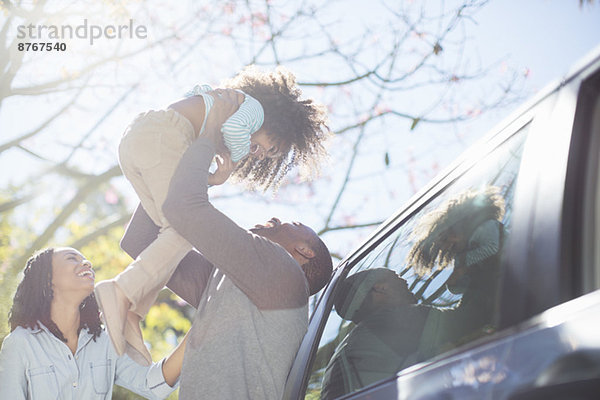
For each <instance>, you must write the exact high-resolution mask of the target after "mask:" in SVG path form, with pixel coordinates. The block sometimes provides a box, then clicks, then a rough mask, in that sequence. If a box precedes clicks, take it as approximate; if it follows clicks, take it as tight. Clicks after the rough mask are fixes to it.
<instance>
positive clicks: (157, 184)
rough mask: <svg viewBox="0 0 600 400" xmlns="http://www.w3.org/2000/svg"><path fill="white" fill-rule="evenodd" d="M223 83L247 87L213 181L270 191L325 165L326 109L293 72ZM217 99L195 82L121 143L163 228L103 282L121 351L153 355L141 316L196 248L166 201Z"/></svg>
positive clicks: (110, 326)
mask: <svg viewBox="0 0 600 400" xmlns="http://www.w3.org/2000/svg"><path fill="white" fill-rule="evenodd" d="M224 86H226V87H228V88H233V89H237V90H238V91H239V92H240V93H239V95H238V98H239V101H240V106H239V108H238V110H237V111H236V112H235V113H234V114H233V115H231V117H230V118H229V119H227V120H226V121H225V123H224V124H223V125H222V127H221V132H222V133H223V141H224V144H225V145H226V147H227V149H217V151H218V153H219V155H220V156H221V158H222V160H218V161H217V166H218V169H217V171H215V173H214V174H213V175H212V176H211V178H210V179H209V184H220V183H223V182H224V181H225V180H227V178H228V177H229V176H230V174H233V176H234V177H236V178H237V179H243V180H245V181H246V182H247V183H249V184H250V185H251V186H259V187H262V188H264V189H267V188H269V187H273V186H277V185H278V183H279V182H280V180H281V178H283V176H284V175H285V174H286V173H287V171H288V170H289V169H290V168H291V167H293V166H295V165H300V166H305V167H309V169H312V168H314V167H316V166H317V165H318V163H319V161H320V160H321V159H322V157H323V156H324V155H325V150H324V147H323V141H324V140H325V139H326V138H327V136H328V130H327V126H326V115H325V112H324V108H323V107H322V106H320V105H317V104H315V103H314V102H313V101H312V100H310V99H305V100H303V99H300V94H301V92H300V89H299V88H298V87H297V85H296V82H295V78H294V76H293V75H292V74H291V73H290V72H289V71H287V70H285V69H284V68H277V69H276V70H275V71H273V72H262V71H259V70H258V69H255V68H252V67H250V68H246V69H244V70H243V71H242V72H241V73H239V74H238V75H237V76H236V77H234V78H233V79H232V80H230V81H227V82H225V85H224ZM215 96H220V94H219V90H216V91H212V92H211V91H210V87H207V86H196V87H195V88H194V89H193V90H192V91H191V92H190V93H189V94H188V97H187V98H185V99H183V100H180V101H179V102H176V103H174V104H172V105H171V106H169V108H168V109H166V110H160V111H148V112H146V113H143V114H141V115H139V116H138V117H137V118H136V119H135V120H134V121H133V123H132V124H131V125H130V126H129V127H128V128H127V130H126V131H125V134H124V135H123V138H122V140H121V144H120V146H119V162H120V165H121V169H122V170H123V173H124V175H125V176H126V177H127V179H128V180H129V181H130V182H131V184H132V186H133V187H134V189H135V191H136V193H137V194H138V196H139V198H140V201H141V204H142V206H143V207H144V209H145V210H146V212H147V213H148V215H149V216H150V217H151V218H152V220H153V221H154V223H155V224H157V225H158V226H160V227H161V232H160V234H159V236H158V237H157V239H156V240H155V241H154V242H153V243H152V244H150V246H148V247H147V248H146V249H145V250H144V251H143V252H142V253H141V254H140V255H139V256H138V258H137V259H136V260H135V261H134V262H133V263H131V264H130V265H129V267H127V269H126V270H125V271H123V272H122V273H120V274H119V275H118V276H117V277H115V279H113V280H109V281H104V282H100V283H99V284H98V285H97V286H96V297H97V298H98V301H99V304H100V307H101V308H102V311H103V314H104V318H105V324H106V328H107V331H108V333H109V334H110V337H111V340H112V341H113V344H114V345H115V348H116V350H117V353H118V354H119V355H120V354H123V353H124V352H125V351H127V353H128V354H130V355H132V356H133V357H134V358H135V359H136V360H140V359H145V360H146V361H149V360H150V354H149V353H148V351H147V349H146V348H145V346H144V344H143V341H142V339H141V335H140V330H139V320H140V318H141V317H143V316H144V315H145V314H146V313H147V312H148V310H149V308H150V307H151V306H152V304H153V303H154V301H155V299H156V296H157V294H158V292H159V291H160V290H161V289H162V288H163V287H164V285H165V284H166V282H167V281H168V280H169V278H170V276H171V274H172V273H173V271H174V269H175V267H176V266H177V264H178V263H179V261H180V260H181V259H182V258H183V257H184V256H185V254H187V252H188V251H189V250H191V248H192V246H191V245H190V244H189V243H188V241H187V240H186V239H185V238H183V237H182V236H180V235H179V234H178V233H177V232H175V230H174V229H173V228H171V227H170V224H169V222H168V221H167V220H166V218H165V217H164V215H163V212H162V204H163V203H164V201H165V199H166V196H167V192H168V188H169V183H170V180H171V177H172V176H173V173H174V171H175V168H176V167H177V165H178V163H179V160H180V158H181V157H182V155H183V153H184V152H185V150H186V149H187V148H188V147H189V145H190V144H191V143H192V142H193V141H194V140H195V139H196V138H197V137H198V136H199V135H200V134H202V132H203V130H204V128H205V125H206V123H207V120H208V119H209V118H210V115H213V114H214V112H218V110H217V111H213V112H211V110H213V109H216V108H218V107H219V104H220V103H219V102H217V101H216V98H215ZM235 162H238V163H237V165H235ZM128 310H129V311H131V312H129V313H128V312H127V311H128ZM140 356H141V358H140Z"/></svg>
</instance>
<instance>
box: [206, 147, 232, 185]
mask: <svg viewBox="0 0 600 400" xmlns="http://www.w3.org/2000/svg"><path fill="white" fill-rule="evenodd" d="M216 161H217V169H216V171H215V172H214V173H212V174H209V175H208V184H209V185H211V186H214V185H221V184H223V183H225V181H226V180H227V179H228V178H229V177H230V176H231V173H232V172H233V170H234V169H235V166H236V165H237V163H234V162H233V161H231V156H230V155H229V153H225V154H223V155H217V157H216Z"/></svg>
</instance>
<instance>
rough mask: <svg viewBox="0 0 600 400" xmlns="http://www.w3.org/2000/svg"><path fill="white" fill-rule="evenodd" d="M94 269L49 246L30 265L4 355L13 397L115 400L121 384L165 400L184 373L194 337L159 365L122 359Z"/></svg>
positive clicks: (1, 373)
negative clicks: (102, 314)
mask: <svg viewBox="0 0 600 400" xmlns="http://www.w3.org/2000/svg"><path fill="white" fill-rule="evenodd" d="M93 291H94V270H93V269H92V264H91V263H90V262H89V261H88V260H86V258H85V257H84V256H83V255H82V254H81V253H80V252H78V251H77V250H75V249H72V248H69V247H61V248H49V249H46V250H43V251H41V252H39V253H37V254H35V255H34V256H32V257H31V258H30V259H29V260H28V261H27V264H26V266H25V270H24V273H23V280H22V281H21V282H20V283H19V286H18V287H17V292H16V293H15V297H14V300H13V305H12V308H11V311H10V314H9V322H10V325H11V333H10V334H9V335H8V336H7V337H6V338H5V339H4V342H3V343H2V350H0V388H1V393H2V398H6V399H33V400H39V399H110V398H111V396H112V387H113V384H115V383H116V384H117V385H119V386H123V387H125V388H127V389H129V390H132V391H134V392H136V393H138V394H140V395H142V396H145V397H147V398H151V399H158V398H165V397H167V396H168V395H169V394H170V393H171V392H172V391H173V389H174V388H173V386H174V385H175V384H176V383H177V380H178V378H179V373H180V372H181V363H182V361H183V352H184V349H185V342H186V338H184V340H183V341H182V342H181V344H180V345H179V346H177V348H176V349H175V350H174V351H173V353H171V355H170V356H168V357H166V358H165V359H163V360H162V361H160V362H159V363H154V364H152V365H150V366H148V367H145V366H141V365H139V364H137V363H136V362H134V361H133V360H132V359H131V358H129V357H128V356H126V355H124V356H121V357H119V356H117V354H116V353H115V350H114V348H113V347H112V345H111V343H110V340H109V338H108V335H107V334H106V332H104V330H103V329H102V327H101V325H100V318H99V311H98V305H97V303H96V299H95V297H94V294H93Z"/></svg>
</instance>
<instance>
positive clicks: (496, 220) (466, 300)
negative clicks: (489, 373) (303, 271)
mask: <svg viewBox="0 0 600 400" xmlns="http://www.w3.org/2000/svg"><path fill="white" fill-rule="evenodd" d="M528 126H529V125H526V126H524V127H523V128H521V130H520V131H519V132H517V133H516V134H515V135H513V136H512V137H511V138H510V139H508V140H507V141H506V142H504V143H503V144H502V145H500V146H499V147H498V148H496V149H495V150H494V151H493V152H492V153H490V154H489V155H487V156H486V157H485V158H483V159H482V160H480V161H479V162H478V163H476V164H475V166H474V167H472V168H470V169H469V170H468V171H467V172H466V173H465V174H463V175H462V176H461V177H460V178H458V179H457V180H456V181H454V182H453V183H452V184H451V185H449V186H448V187H447V188H445V189H444V190H443V191H441V192H440V193H439V194H438V195H437V196H436V197H434V198H433V199H432V200H431V201H430V202H429V203H427V204H426V205H425V206H424V207H423V208H422V209H420V210H419V211H418V212H416V213H415V214H414V215H412V216H411V217H410V218H409V219H408V220H406V221H405V222H404V223H403V224H402V225H401V226H399V227H398V228H397V229H396V230H395V231H394V232H393V233H392V234H391V235H390V236H388V237H387V238H386V239H385V240H384V241H383V242H382V243H380V244H379V245H378V246H377V247H376V248H374V249H373V250H372V251H370V252H369V253H368V254H366V255H365V256H364V257H363V258H362V259H361V260H360V261H359V262H358V263H357V264H356V265H355V266H354V267H353V268H352V269H351V270H350V271H349V272H348V275H347V277H346V278H345V279H344V280H341V281H340V282H339V283H338V284H337V285H336V287H335V290H334V292H333V296H334V298H333V303H334V307H333V309H332V310H331V313H330V315H329V317H328V319H327V323H326V325H325V328H324V333H323V336H322V337H321V341H320V343H319V349H318V351H317V354H316V357H315V360H314V362H313V366H312V373H311V376H310V380H309V384H308V387H307V391H306V399H311V400H312V399H320V398H322V399H334V398H336V397H339V396H341V395H344V394H346V393H351V392H354V391H357V390H359V389H361V388H363V387H365V386H368V385H371V384H373V383H375V382H377V381H380V380H382V379H385V378H388V377H390V376H393V375H395V374H396V372H398V371H400V370H402V369H404V368H406V367H409V366H411V365H413V364H415V363H417V362H421V361H425V360H427V359H429V358H431V357H433V356H436V355H438V354H441V353H443V352H446V351H449V350H452V349H454V348H457V347H459V346H461V345H463V344H466V343H469V342H471V341H473V340H475V339H477V338H480V337H482V336H485V335H489V334H492V333H494V332H495V331H496V322H497V318H498V309H497V308H498V305H499V303H500V302H499V293H500V285H501V279H500V277H501V273H500V272H501V271H500V265H501V264H500V260H501V257H502V247H503V244H504V242H505V240H506V238H507V236H508V235H510V217H511V206H512V199H513V192H514V188H515V185H516V179H517V174H518V170H519V164H520V159H521V153H522V149H523V143H524V140H525V137H526V133H527V130H528Z"/></svg>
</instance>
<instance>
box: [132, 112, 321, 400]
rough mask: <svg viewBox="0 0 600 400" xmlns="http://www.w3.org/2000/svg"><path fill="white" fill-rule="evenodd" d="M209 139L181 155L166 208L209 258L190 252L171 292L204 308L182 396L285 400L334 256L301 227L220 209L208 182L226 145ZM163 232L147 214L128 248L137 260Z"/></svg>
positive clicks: (139, 218)
mask: <svg viewBox="0 0 600 400" xmlns="http://www.w3.org/2000/svg"><path fill="white" fill-rule="evenodd" d="M215 126H220V124H216V125H215ZM205 132H207V133H208V135H207V136H206V137H200V138H199V139H197V140H196V141H195V142H194V143H193V144H192V145H191V146H190V147H189V148H188V150H187V151H186V153H185V154H184V155H183V157H182V159H181V162H180V164H179V167H178V168H177V170H176V172H175V174H174V176H173V178H172V180H171V185H170V189H169V196H168V198H167V201H166V202H165V205H164V206H163V210H164V211H165V215H166V216H167V218H168V219H169V222H170V223H171V224H172V226H173V227H174V228H175V229H176V230H177V232H180V233H181V234H182V235H183V236H185V237H186V238H193V240H190V243H191V244H192V245H193V246H194V247H195V248H196V249H197V250H198V251H199V252H201V254H200V253H199V252H196V251H193V252H190V253H188V255H187V256H186V257H185V258H184V259H183V261H182V262H181V263H180V264H179V267H178V269H177V270H176V271H175V274H174V275H173V277H172V278H171V281H170V282H169V285H168V286H169V287H170V288H171V289H172V290H173V291H174V292H175V293H177V294H179V295H180V296H181V297H182V298H183V299H184V300H186V301H188V302H189V303H190V304H192V305H194V306H197V309H198V311H197V314H196V316H195V318H194V322H193V324H192V328H191V329H190V332H189V339H188V343H187V347H186V351H185V359H184V362H183V370H182V374H181V389H180V398H181V399H200V398H206V399H247V398H251V399H277V400H279V399H281V397H282V395H283V387H284V384H285V379H286V377H287V374H288V372H289V368H290V366H291V363H292V361H293V359H294V356H295V354H296V352H297V349H298V346H299V344H300V341H301V340H302V337H303V336H304V333H305V331H306V328H307V325H308V307H307V304H308V296H309V294H314V293H316V292H317V291H319V290H320V289H321V288H322V287H323V286H324V285H325V283H326V282H327V281H328V279H329V277H330V275H331V270H332V263H331V257H330V255H329V252H328V250H327V248H326V247H325V245H324V244H323V242H322V241H321V240H320V239H319V237H318V236H317V235H316V233H315V232H314V231H312V230H311V229H310V228H308V227H307V226H304V225H302V224H300V223H293V224H287V223H286V224H283V223H281V222H280V221H279V220H278V219H277V218H273V219H271V220H270V221H269V222H267V223H266V224H265V225H257V226H256V227H255V228H253V229H251V230H250V231H247V230H245V229H242V228H240V227H239V226H237V225H236V224H235V223H234V222H233V221H232V220H230V219H229V218H227V216H225V215H224V214H222V213H221V212H219V211H218V210H216V209H215V208H214V207H213V206H212V205H211V204H210V202H209V201H208V195H207V176H208V168H209V165H210V163H211V160H212V159H213V156H214V155H215V148H216V147H217V145H218V141H219V140H220V137H219V136H218V134H219V131H218V129H216V128H215V127H214V126H209V125H208V124H207V127H206V130H205ZM211 134H212V136H211ZM157 233H158V228H157V227H156V226H155V225H154V224H153V223H152V221H151V220H150V219H149V217H148V216H147V214H145V213H144V211H143V209H142V208H141V207H139V208H138V210H137V211H136V214H135V215H134V217H133V219H132V222H131V224H130V226H129V228H128V232H127V233H126V236H125V237H124V238H123V241H122V247H123V249H125V250H126V251H127V252H128V253H129V254H130V255H132V256H136V255H137V254H139V253H140V252H141V250H143V248H144V247H145V246H147V245H148V244H149V243H151V242H152V240H154V238H155V237H156V235H157ZM303 272H304V273H303Z"/></svg>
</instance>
